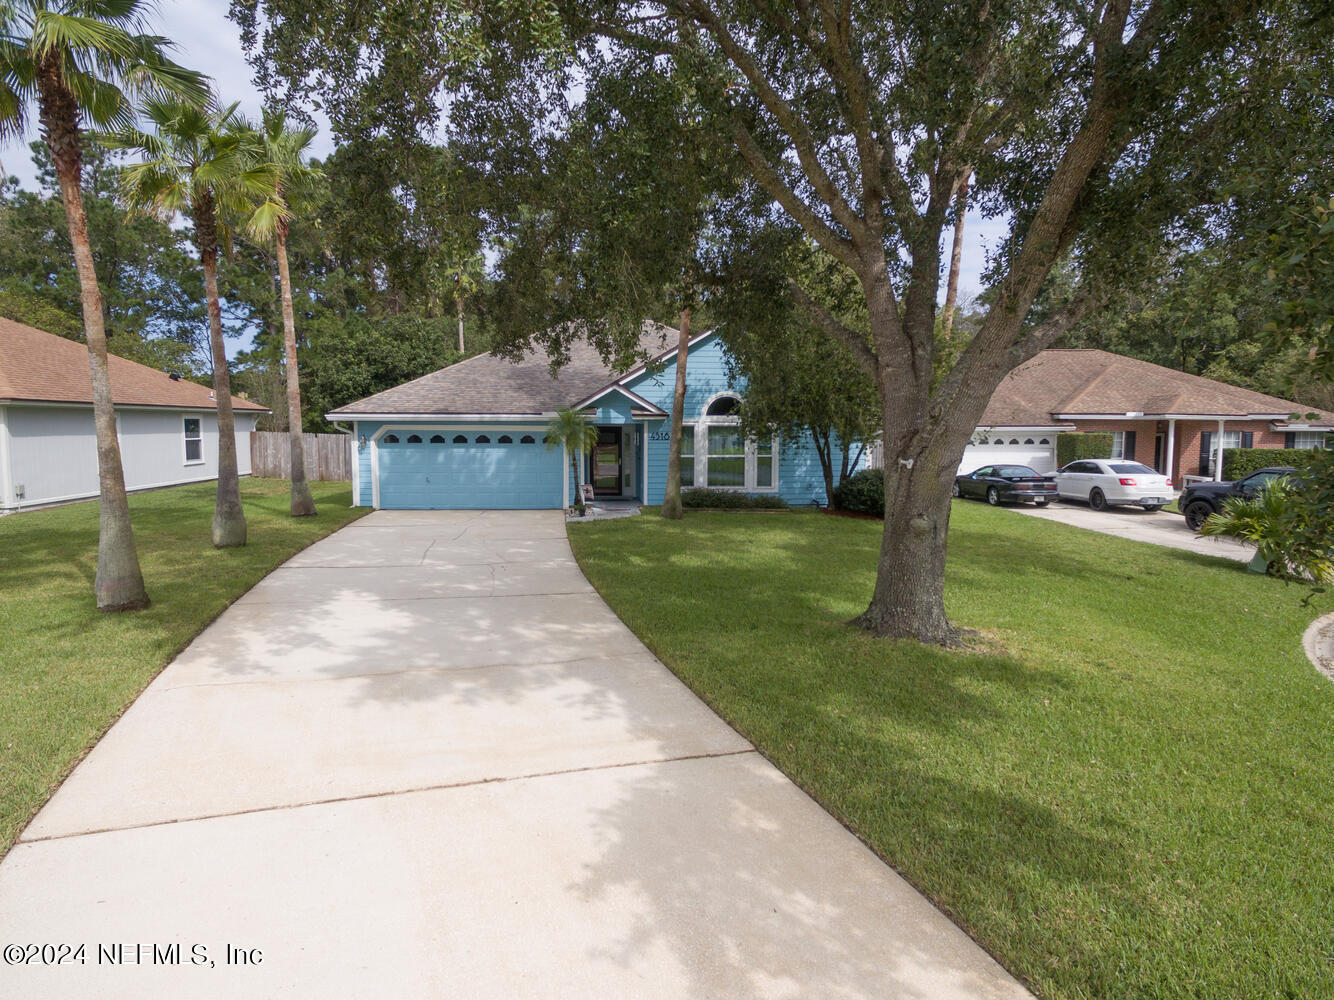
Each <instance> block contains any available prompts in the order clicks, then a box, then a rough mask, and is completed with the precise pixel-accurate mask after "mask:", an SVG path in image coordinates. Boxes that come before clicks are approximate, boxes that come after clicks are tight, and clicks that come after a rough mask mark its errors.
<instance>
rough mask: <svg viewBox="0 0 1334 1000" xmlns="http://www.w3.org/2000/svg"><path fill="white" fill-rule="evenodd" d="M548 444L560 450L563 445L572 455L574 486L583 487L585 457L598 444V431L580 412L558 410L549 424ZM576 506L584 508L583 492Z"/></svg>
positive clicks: (576, 501)
mask: <svg viewBox="0 0 1334 1000" xmlns="http://www.w3.org/2000/svg"><path fill="white" fill-rule="evenodd" d="M546 443H547V448H548V449H555V448H559V447H561V446H562V445H563V446H564V447H565V449H566V451H567V452H569V455H570V471H571V472H572V473H573V474H574V484H575V486H576V487H579V486H580V485H582V483H583V476H582V475H581V472H582V470H583V456H584V454H585V453H586V452H588V450H589V449H591V448H592V447H593V446H594V445H595V444H597V443H598V429H597V428H596V427H594V426H593V425H592V424H590V423H589V422H588V420H587V418H585V417H584V415H583V414H582V413H580V412H579V411H578V410H571V409H568V408H567V409H564V410H557V411H556V415H555V416H554V417H552V418H551V422H550V423H549V424H547V437H546ZM574 506H575V507H577V508H582V507H583V506H584V496H583V493H582V492H581V493H580V494H579V495H578V496H577V497H576V498H575V501H574Z"/></svg>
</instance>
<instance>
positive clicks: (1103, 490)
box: [1056, 458, 1172, 510]
mask: <svg viewBox="0 0 1334 1000" xmlns="http://www.w3.org/2000/svg"><path fill="white" fill-rule="evenodd" d="M1056 494H1057V496H1059V497H1060V498H1061V499H1062V500H1086V501H1088V505H1089V506H1090V507H1092V508H1093V509H1094V510H1106V509H1107V508H1108V507H1123V506H1128V505H1130V506H1136V507H1143V508H1144V509H1145V510H1160V509H1162V508H1163V507H1164V506H1165V505H1167V504H1169V503H1171V502H1172V480H1170V479H1168V478H1167V477H1166V476H1164V475H1162V474H1161V473H1158V472H1155V471H1154V470H1153V469H1150V468H1149V467H1148V466H1147V465H1141V464H1140V463H1139V462H1126V461H1122V460H1121V459H1119V458H1097V459H1093V458H1084V459H1080V460H1079V461H1077V462H1071V463H1070V464H1069V465H1067V466H1065V468H1063V469H1061V470H1060V471H1059V472H1057V473H1056Z"/></svg>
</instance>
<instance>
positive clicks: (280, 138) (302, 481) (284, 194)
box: [246, 111, 321, 517]
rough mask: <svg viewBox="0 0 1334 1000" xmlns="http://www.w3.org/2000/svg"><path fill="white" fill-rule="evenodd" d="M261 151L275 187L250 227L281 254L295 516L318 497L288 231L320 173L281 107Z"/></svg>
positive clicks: (262, 133)
mask: <svg viewBox="0 0 1334 1000" xmlns="http://www.w3.org/2000/svg"><path fill="white" fill-rule="evenodd" d="M257 135H258V138H259V140H260V145H259V148H258V149H257V152H258V155H259V156H260V157H261V160H262V169H266V170H268V171H269V172H270V177H271V179H272V187H270V188H269V189H268V190H267V191H265V192H264V195H263V197H262V199H260V203H259V205H258V206H257V207H256V208H255V210H254V213H253V214H252V215H251V216H250V220H249V222H248V223H247V225H246V229H247V230H248V232H249V233H250V235H251V236H252V237H254V238H255V239H257V240H261V241H263V242H265V243H267V242H269V241H273V244H274V246H275V248H276V256H277V258H278V279H279V282H280V284H281V285H282V307H283V309H282V311H283V348H284V352H285V354H286V358H287V436H288V438H289V439H290V441H291V456H292V462H291V465H292V473H291V475H292V516H293V517H308V516H310V515H312V514H314V513H315V500H314V498H313V497H312V496H311V495H310V485H309V484H308V483H307V482H306V449H305V439H304V436H303V434H302V423H301V382H300V380H299V377H298V374H297V360H296V318H295V315H294V313H293V310H292V276H291V272H290V271H289V269H288V266H287V230H288V226H289V224H290V223H291V220H292V217H293V215H294V214H295V213H294V210H293V206H294V205H295V206H300V204H301V200H302V198H303V197H304V196H307V195H308V194H309V192H310V188H311V186H312V184H313V183H314V182H315V181H316V180H317V179H318V178H319V177H320V176H321V175H320V172H319V171H318V170H316V169H314V168H313V167H311V166H310V165H309V164H308V163H307V162H306V155H307V151H308V150H309V149H310V144H311V143H312V142H313V141H314V140H315V130H314V129H308V128H293V127H291V126H290V125H289V124H288V122H287V116H286V114H284V113H283V112H281V111H276V112H270V111H265V112H264V120H263V123H262V125H261V127H260V129H259V130H258V132H257Z"/></svg>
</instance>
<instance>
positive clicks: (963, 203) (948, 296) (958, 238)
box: [941, 177, 968, 340]
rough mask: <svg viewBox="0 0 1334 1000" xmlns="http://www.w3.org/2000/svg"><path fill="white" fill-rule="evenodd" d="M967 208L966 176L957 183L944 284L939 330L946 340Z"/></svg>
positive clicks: (950, 326) (950, 328)
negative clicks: (957, 193) (952, 237)
mask: <svg viewBox="0 0 1334 1000" xmlns="http://www.w3.org/2000/svg"><path fill="white" fill-rule="evenodd" d="M967 210H968V178H966V177H965V178H964V180H963V183H962V184H960V185H959V207H958V209H957V211H958V214H957V215H956V216H955V218H954V247H953V249H952V250H951V251H950V274H949V280H948V282H947V283H946V285H945V319H944V322H943V324H942V326H941V332H942V334H943V335H944V338H945V339H946V340H949V339H950V333H951V332H952V331H953V329H954V304H955V302H956V301H958V298H959V262H960V261H961V260H962V259H963V216H964V213H965V212H966V211H967Z"/></svg>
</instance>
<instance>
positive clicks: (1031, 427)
mask: <svg viewBox="0 0 1334 1000" xmlns="http://www.w3.org/2000/svg"><path fill="white" fill-rule="evenodd" d="M1074 426H1075V425H1074V424H978V425H977V428H976V429H977V430H979V431H982V430H986V431H1041V432H1044V433H1050V432H1055V431H1068V430H1073V429H1074ZM877 436H879V432H877Z"/></svg>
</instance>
